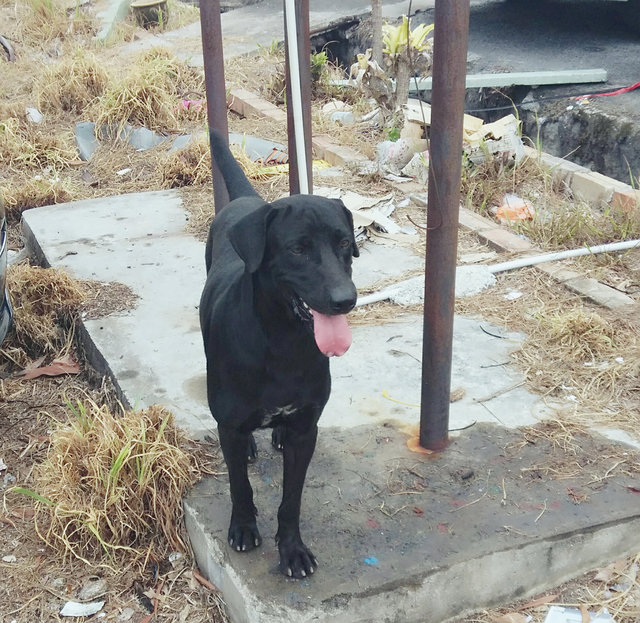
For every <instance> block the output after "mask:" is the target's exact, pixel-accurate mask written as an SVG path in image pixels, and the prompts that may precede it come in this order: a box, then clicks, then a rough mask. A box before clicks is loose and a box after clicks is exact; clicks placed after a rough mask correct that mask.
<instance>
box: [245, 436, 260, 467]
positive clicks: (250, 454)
mask: <svg viewBox="0 0 640 623" xmlns="http://www.w3.org/2000/svg"><path fill="white" fill-rule="evenodd" d="M257 458H258V446H257V445H256V440H255V439H254V437H253V435H252V434H250V435H249V445H248V447H247V460H248V461H249V463H253V462H254V461H255V460H256V459H257Z"/></svg>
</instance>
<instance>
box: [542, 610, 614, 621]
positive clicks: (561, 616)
mask: <svg viewBox="0 0 640 623" xmlns="http://www.w3.org/2000/svg"><path fill="white" fill-rule="evenodd" d="M589 617H590V620H591V623H615V620H614V618H613V617H612V616H611V615H610V614H609V612H608V611H607V609H606V608H605V609H604V610H603V611H602V612H600V613H598V614H594V613H592V612H590V613H589ZM582 620H583V619H582V612H580V610H578V609H577V608H565V607H564V606H550V607H549V612H547V617H546V619H545V620H544V623H582Z"/></svg>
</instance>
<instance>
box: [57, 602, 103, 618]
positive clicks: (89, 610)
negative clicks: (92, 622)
mask: <svg viewBox="0 0 640 623" xmlns="http://www.w3.org/2000/svg"><path fill="white" fill-rule="evenodd" d="M104 604H105V602H104V601H92V602H90V603H87V604H81V603H80V602H78V601H68V602H67V603H66V604H65V605H64V606H63V607H62V610H60V616H63V617H90V616H92V615H94V614H96V613H97V612H100V610H102V607H103V606H104Z"/></svg>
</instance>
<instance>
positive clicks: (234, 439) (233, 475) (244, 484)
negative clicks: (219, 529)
mask: <svg viewBox="0 0 640 623" xmlns="http://www.w3.org/2000/svg"><path fill="white" fill-rule="evenodd" d="M250 436H251V433H242V432H239V431H238V430H236V429H235V428H230V427H226V426H220V425H219V426H218V437H219V438H220V447H221V448H222V454H223V455H224V460H225V462H226V463H227V469H228V470H229V487H230V489H231V505H232V508H231V522H230V524H229V545H230V546H231V547H233V549H235V550H237V551H239V552H248V551H249V550H252V549H253V548H254V547H258V546H259V545H260V544H261V543H262V538H261V537H260V533H259V532H258V526H257V525H256V515H257V514H258V511H257V510H256V507H255V506H254V504H253V490H252V489H251V484H250V483H249V476H248V474H247V462H248V457H247V448H248V447H249V439H250Z"/></svg>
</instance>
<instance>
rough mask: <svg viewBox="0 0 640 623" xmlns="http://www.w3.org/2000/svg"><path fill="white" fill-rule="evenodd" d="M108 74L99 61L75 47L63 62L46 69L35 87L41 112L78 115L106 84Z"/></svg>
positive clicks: (102, 90)
mask: <svg viewBox="0 0 640 623" xmlns="http://www.w3.org/2000/svg"><path fill="white" fill-rule="evenodd" d="M108 81H109V75H108V74H107V71H106V70H105V69H104V67H103V66H102V65H101V64H100V62H99V61H98V59H97V58H96V57H95V56H94V55H93V54H91V53H90V52H87V51H86V50H84V49H82V48H77V49H76V50H74V51H73V52H72V53H71V54H69V55H68V56H66V57H65V58H64V59H63V60H61V61H59V62H57V63H55V64H52V65H49V66H47V67H46V68H45V69H44V71H43V72H42V74H40V76H39V78H38V80H37V82H36V84H35V88H34V93H35V96H36V100H37V102H38V107H39V109H40V111H42V112H53V113H57V112H59V111H60V110H64V111H68V112H74V113H77V114H80V113H82V112H83V110H84V109H85V108H86V107H87V106H88V105H89V104H91V103H92V102H93V101H94V100H95V99H96V98H97V97H99V96H101V95H102V94H103V93H104V91H105V89H106V87H107V84H108Z"/></svg>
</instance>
